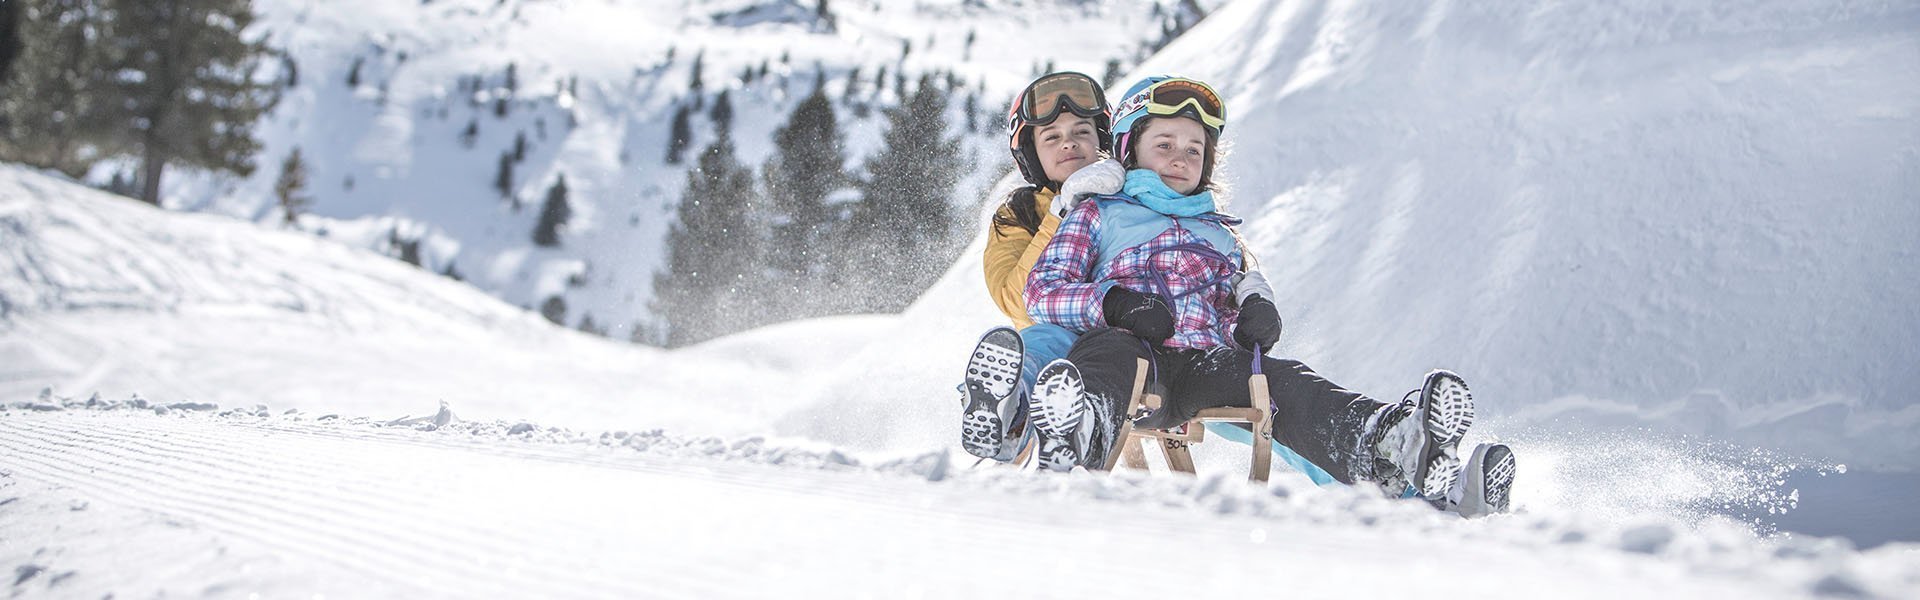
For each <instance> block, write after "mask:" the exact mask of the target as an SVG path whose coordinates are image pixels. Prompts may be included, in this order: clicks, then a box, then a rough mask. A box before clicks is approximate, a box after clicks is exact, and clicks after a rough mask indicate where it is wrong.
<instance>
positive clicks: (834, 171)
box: [763, 90, 847, 320]
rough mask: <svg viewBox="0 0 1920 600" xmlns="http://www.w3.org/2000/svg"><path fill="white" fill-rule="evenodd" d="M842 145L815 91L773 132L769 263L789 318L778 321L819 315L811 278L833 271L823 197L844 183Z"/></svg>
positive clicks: (826, 104)
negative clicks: (788, 295) (788, 296)
mask: <svg viewBox="0 0 1920 600" xmlns="http://www.w3.org/2000/svg"><path fill="white" fill-rule="evenodd" d="M845 148H846V143H845V141H844V138H843V137H842V136H841V134H840V129H839V124H838V122H837V119H836V117H835V116H834V112H833V103H832V102H831V101H829V100H827V96H826V94H825V93H823V92H822V91H819V90H815V91H814V93H813V94H812V95H810V96H807V97H806V98H805V99H803V100H801V101H800V106H798V107H796V108H795V109H794V111H793V116H791V117H789V118H788V120H787V124H786V126H784V127H781V128H780V130H779V131H777V132H775V133H774V152H773V156H772V157H770V158H769V159H768V160H767V166H766V169H765V171H764V175H763V177H764V179H765V181H766V187H767V197H768V200H769V204H770V207H769V208H770V209H771V210H770V211H769V212H770V213H771V214H772V215H773V219H772V222H773V224H772V232H771V239H770V240H769V247H768V249H767V250H768V256H767V262H768V264H769V266H770V267H771V268H772V270H773V271H774V277H773V278H772V279H771V283H773V287H774V288H775V290H774V291H775V292H776V293H778V292H781V291H784V292H789V293H792V294H794V295H793V296H791V299H792V300H793V301H792V302H789V303H787V305H788V306H790V307H793V308H794V310H793V311H792V312H791V314H783V315H778V316H779V318H781V319H783V320H784V319H791V318H798V317H803V316H814V315H818V314H821V312H820V311H821V307H820V306H818V305H817V304H816V303H815V302H814V301H813V300H812V299H813V298H816V297H821V296H824V294H820V293H819V292H821V291H822V288H821V287H820V286H818V285H816V284H817V283H819V282H820V279H819V278H816V277H813V275H815V274H819V273H822V272H825V271H828V270H831V269H833V268H835V266H836V265H834V264H833V263H832V262H831V261H832V259H831V258H830V256H831V253H830V252H828V249H827V246H828V245H830V244H832V243H834V240H833V239H831V238H830V237H828V234H829V233H830V230H831V228H832V226H833V223H834V221H835V220H836V219H835V214H834V212H833V210H832V207H830V206H828V205H827V196H828V195H829V194H831V193H833V191H834V190H836V189H839V188H841V187H842V186H845V185H846V184H847V180H846V176H845V175H844V174H843V173H842V172H841V171H842V169H843V168H844V166H845V165H846V162H847V158H846V150H845Z"/></svg>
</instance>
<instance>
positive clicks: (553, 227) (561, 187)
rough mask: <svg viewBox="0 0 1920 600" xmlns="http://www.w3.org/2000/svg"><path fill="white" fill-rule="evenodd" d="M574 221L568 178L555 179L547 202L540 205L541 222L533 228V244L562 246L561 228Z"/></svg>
mask: <svg viewBox="0 0 1920 600" xmlns="http://www.w3.org/2000/svg"><path fill="white" fill-rule="evenodd" d="M571 219H573V207H572V206H571V205H569V204H568V203H567V176H566V175H564V174H563V175H560V176H559V177H558V178H556V179H554V181H553V186H552V187H549V188H547V201H546V203H544V204H541V205H540V220H539V221H538V222H536V223H535V224H534V226H533V243H535V244H539V245H541V246H546V247H549V248H551V247H554V246H558V245H560V228H561V227H565V226H566V225H567V221H568V220H571Z"/></svg>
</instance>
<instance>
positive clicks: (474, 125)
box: [460, 118, 480, 148]
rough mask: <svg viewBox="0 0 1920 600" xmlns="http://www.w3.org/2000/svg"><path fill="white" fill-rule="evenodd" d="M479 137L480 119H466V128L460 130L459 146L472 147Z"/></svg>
mask: <svg viewBox="0 0 1920 600" xmlns="http://www.w3.org/2000/svg"><path fill="white" fill-rule="evenodd" d="M478 139H480V119H477V118H476V119H470V120H468V121H467V128H466V129H462V130H460V146H461V147H464V148H472V147H473V143H474V141H475V140H478Z"/></svg>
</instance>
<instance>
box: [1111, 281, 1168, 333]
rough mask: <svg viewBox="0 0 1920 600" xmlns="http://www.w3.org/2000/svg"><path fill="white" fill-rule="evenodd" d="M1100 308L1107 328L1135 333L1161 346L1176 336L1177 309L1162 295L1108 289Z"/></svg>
mask: <svg viewBox="0 0 1920 600" xmlns="http://www.w3.org/2000/svg"><path fill="white" fill-rule="evenodd" d="M1100 308H1101V312H1102V313H1104V315H1105V316H1106V317H1107V325H1110V326H1113V327H1119V328H1121V329H1125V330H1128V331H1131V332H1133V335H1134V336H1135V337H1138V338H1140V339H1143V340H1146V341H1149V342H1153V343H1155V344H1159V343H1160V342H1164V341H1167V338H1170V337H1173V308H1172V307H1171V306H1168V305H1167V299H1166V298H1162V297H1161V296H1160V295H1159V294H1155V293H1151V292H1148V293H1144V294H1143V293H1140V292H1136V291H1133V290H1130V289H1127V288H1123V287H1119V286H1115V287H1113V288H1112V289H1109V290H1107V297H1106V298H1105V299H1102V300H1101V301H1100Z"/></svg>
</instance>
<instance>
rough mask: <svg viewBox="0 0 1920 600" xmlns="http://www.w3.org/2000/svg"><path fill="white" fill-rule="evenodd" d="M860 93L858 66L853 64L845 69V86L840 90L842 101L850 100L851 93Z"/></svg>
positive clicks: (851, 98)
mask: <svg viewBox="0 0 1920 600" xmlns="http://www.w3.org/2000/svg"><path fill="white" fill-rule="evenodd" d="M858 93H860V66H859V65H854V67H853V68H852V69H848V70H847V88H846V89H844V90H841V91H840V100H841V101H842V102H852V101H853V95H854V94H858Z"/></svg>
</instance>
